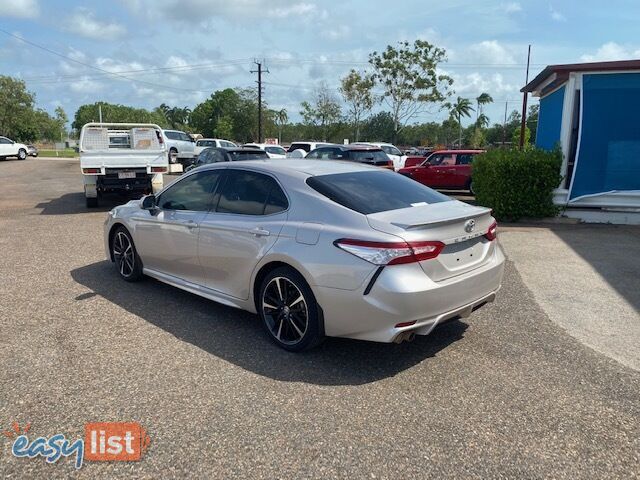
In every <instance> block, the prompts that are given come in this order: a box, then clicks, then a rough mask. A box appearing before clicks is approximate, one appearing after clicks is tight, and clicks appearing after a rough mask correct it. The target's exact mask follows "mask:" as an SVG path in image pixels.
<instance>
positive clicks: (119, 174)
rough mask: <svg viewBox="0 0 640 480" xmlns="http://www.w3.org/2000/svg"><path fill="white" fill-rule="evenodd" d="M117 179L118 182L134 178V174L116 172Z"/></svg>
mask: <svg viewBox="0 0 640 480" xmlns="http://www.w3.org/2000/svg"><path fill="white" fill-rule="evenodd" d="M118 178H119V179H120V180H123V179H126V178H136V172H118Z"/></svg>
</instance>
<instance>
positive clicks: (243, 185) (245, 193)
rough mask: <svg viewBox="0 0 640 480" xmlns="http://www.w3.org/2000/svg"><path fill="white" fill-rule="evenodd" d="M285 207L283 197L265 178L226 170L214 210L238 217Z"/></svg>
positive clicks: (278, 189) (249, 173) (284, 208)
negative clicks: (237, 215)
mask: <svg viewBox="0 0 640 480" xmlns="http://www.w3.org/2000/svg"><path fill="white" fill-rule="evenodd" d="M287 208H288V203H287V197H286V196H285V194H284V192H283V191H282V189H281V188H280V186H279V185H278V182H276V181H275V180H274V179H273V178H272V177H270V176H269V175H264V174H262V173H257V172H249V171H242V170H229V171H228V173H227V175H226V180H225V182H224V185H223V186H222V190H221V191H220V200H219V201H218V207H217V208H216V211H217V212H221V213H235V214H239V215H269V214H272V213H277V212H280V211H283V210H286V209H287Z"/></svg>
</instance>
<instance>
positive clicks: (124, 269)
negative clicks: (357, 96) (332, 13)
mask: <svg viewBox="0 0 640 480" xmlns="http://www.w3.org/2000/svg"><path fill="white" fill-rule="evenodd" d="M104 242H105V247H106V251H107V254H108V256H109V258H110V259H111V261H113V262H115V265H116V267H117V269H118V272H119V274H120V276H121V277H122V278H123V279H124V280H127V281H135V280H140V279H141V278H142V277H143V275H148V276H150V277H154V278H156V279H158V280H160V281H163V282H166V283H169V284H171V285H174V286H176V287H178V288H182V289H184V290H187V291H189V292H192V293H195V294H197V295H201V296H203V297H206V298H209V299H211V300H214V301H217V302H220V303H223V304H225V305H230V306H232V307H237V308H241V309H244V310H247V311H250V312H253V313H257V314H259V315H260V317H261V319H262V322H263V323H264V326H265V327H266V331H267V332H268V334H269V336H270V337H271V339H272V340H274V341H275V342H276V343H277V344H278V345H279V346H281V347H283V348H285V349H287V350H293V351H298V350H303V349H306V348H310V347H312V346H314V345H316V344H318V343H319V342H320V341H321V340H322V338H323V337H324V336H337V337H348V338H357V339H363V340H374V341H379V342H401V341H403V340H407V339H411V338H413V336H414V335H415V334H418V335H426V334H428V333H429V332H431V331H432V330H433V328H434V327H436V325H438V324H439V323H442V322H445V321H447V320H449V319H453V318H459V317H466V316H468V315H469V314H471V312H472V311H474V310H475V309H477V308H479V307H480V306H482V305H484V304H485V303H487V302H491V301H493V299H494V298H495V295H496V292H497V291H498V289H499V288H500V282H501V280H502V275H503V269H504V256H503V254H502V251H501V249H500V247H499V246H498V242H497V240H496V223H495V220H494V219H493V217H492V216H491V212H490V211H489V210H488V209H486V208H481V207H474V206H471V205H467V204H465V203H462V202H459V201H456V200H452V199H451V198H449V197H447V196H445V195H442V194H440V193H438V192H435V191H434V190H431V189H430V188H428V187H425V186H423V185H421V184H419V183H417V182H414V181H413V180H411V179H409V178H406V177H404V176H402V175H398V174H397V173H394V172H391V171H388V170H382V169H379V168H375V167H369V166H366V165H361V164H358V163H353V162H339V161H326V162H319V161H317V160H315V161H313V160H311V161H307V160H300V161H296V162H282V161H280V162H278V161H277V160H265V161H247V162H237V163H236V162H234V163H217V164H211V165H205V166H202V167H200V168H197V169H194V170H192V171H191V172H189V173H187V174H185V175H183V176H182V177H181V178H180V179H179V180H178V181H176V182H174V183H173V184H171V185H169V186H167V187H166V188H165V189H164V190H162V191H161V192H160V193H159V194H157V195H156V196H153V195H150V196H147V197H144V198H143V199H142V200H137V201H131V202H129V203H127V204H126V205H122V206H119V207H116V208H114V209H113V210H112V211H111V212H110V213H109V216H108V219H107V221H106V223H105V226H104Z"/></svg>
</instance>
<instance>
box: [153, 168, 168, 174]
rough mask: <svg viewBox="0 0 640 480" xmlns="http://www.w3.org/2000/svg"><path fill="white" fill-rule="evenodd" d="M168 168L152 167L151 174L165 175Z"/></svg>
mask: <svg viewBox="0 0 640 480" xmlns="http://www.w3.org/2000/svg"><path fill="white" fill-rule="evenodd" d="M166 171H167V167H151V173H165V172H166Z"/></svg>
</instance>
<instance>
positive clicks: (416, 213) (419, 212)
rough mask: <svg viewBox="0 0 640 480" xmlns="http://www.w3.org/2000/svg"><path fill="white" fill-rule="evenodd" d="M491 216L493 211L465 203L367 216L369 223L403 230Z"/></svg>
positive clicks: (451, 203)
mask: <svg viewBox="0 0 640 480" xmlns="http://www.w3.org/2000/svg"><path fill="white" fill-rule="evenodd" d="M486 214H489V215H490V214H491V209H490V208H486V207H476V206H473V205H468V204H466V203H463V202H458V201H452V202H438V203H431V204H425V205H419V206H415V207H407V208H402V209H400V210H390V211H386V212H380V213H374V214H371V215H367V219H368V220H369V223H370V224H371V223H372V222H374V223H376V222H384V223H387V224H391V225H393V226H395V227H398V228H402V229H403V230H411V229H414V228H422V227H426V226H430V225H435V224H439V225H446V224H449V223H455V222H459V221H460V220H468V219H470V218H477V217H480V216H482V215H486Z"/></svg>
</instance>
